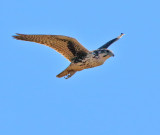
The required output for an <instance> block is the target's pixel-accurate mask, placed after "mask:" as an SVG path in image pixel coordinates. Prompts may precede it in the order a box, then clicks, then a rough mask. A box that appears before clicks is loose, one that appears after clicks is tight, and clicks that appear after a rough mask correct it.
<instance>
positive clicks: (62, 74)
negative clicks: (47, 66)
mask: <svg viewBox="0 0 160 135" xmlns="http://www.w3.org/2000/svg"><path fill="white" fill-rule="evenodd" d="M66 75H68V71H67V70H64V71H62V72H61V73H59V74H58V75H57V76H56V77H58V78H61V77H63V76H66Z"/></svg>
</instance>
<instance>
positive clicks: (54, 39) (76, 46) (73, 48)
mask: <svg viewBox="0 0 160 135" xmlns="http://www.w3.org/2000/svg"><path fill="white" fill-rule="evenodd" d="M13 37H14V38H15V39H18V40H25V41H31V42H36V43H40V44H44V45H46V46H49V47H51V48H53V49H55V50H56V51H57V52H59V53H60V54H62V55H63V56H64V57H65V58H67V59H68V60H69V61H72V59H73V58H75V57H76V56H77V55H78V54H79V53H88V52H89V51H88V50H87V49H86V48H85V47H84V46H82V45H81V44H80V43H79V42H78V41H77V40H76V39H74V38H71V37H67V36H61V35H25V34H17V35H15V36H13Z"/></svg>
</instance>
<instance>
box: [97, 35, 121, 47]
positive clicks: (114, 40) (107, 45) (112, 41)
mask: <svg viewBox="0 0 160 135" xmlns="http://www.w3.org/2000/svg"><path fill="white" fill-rule="evenodd" d="M123 35H124V34H123V33H121V35H120V36H118V37H117V38H114V39H112V40H110V41H108V42H107V43H106V44H104V45H103V46H101V47H100V48H98V49H103V48H108V47H109V46H110V45H111V44H113V43H114V42H116V41H117V40H119V39H120V38H121V37H122V36H123Z"/></svg>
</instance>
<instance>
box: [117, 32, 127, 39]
mask: <svg viewBox="0 0 160 135" xmlns="http://www.w3.org/2000/svg"><path fill="white" fill-rule="evenodd" d="M124 35H125V34H124V33H121V35H120V36H118V37H117V38H118V39H120V38H121V37H123V36H124Z"/></svg>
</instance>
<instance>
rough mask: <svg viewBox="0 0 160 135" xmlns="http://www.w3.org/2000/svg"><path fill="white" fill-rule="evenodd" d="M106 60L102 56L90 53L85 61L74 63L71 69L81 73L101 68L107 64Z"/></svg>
mask: <svg viewBox="0 0 160 135" xmlns="http://www.w3.org/2000/svg"><path fill="white" fill-rule="evenodd" d="M105 60H106V59H104V58H103V57H102V56H101V55H94V54H92V53H88V54H87V56H86V57H85V58H84V59H82V60H79V61H78V62H77V61H76V62H72V63H71V67H72V68H73V69H74V70H77V71H81V70H83V69H87V68H93V67H96V66H100V65H102V64H103V63H104V62H105Z"/></svg>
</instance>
